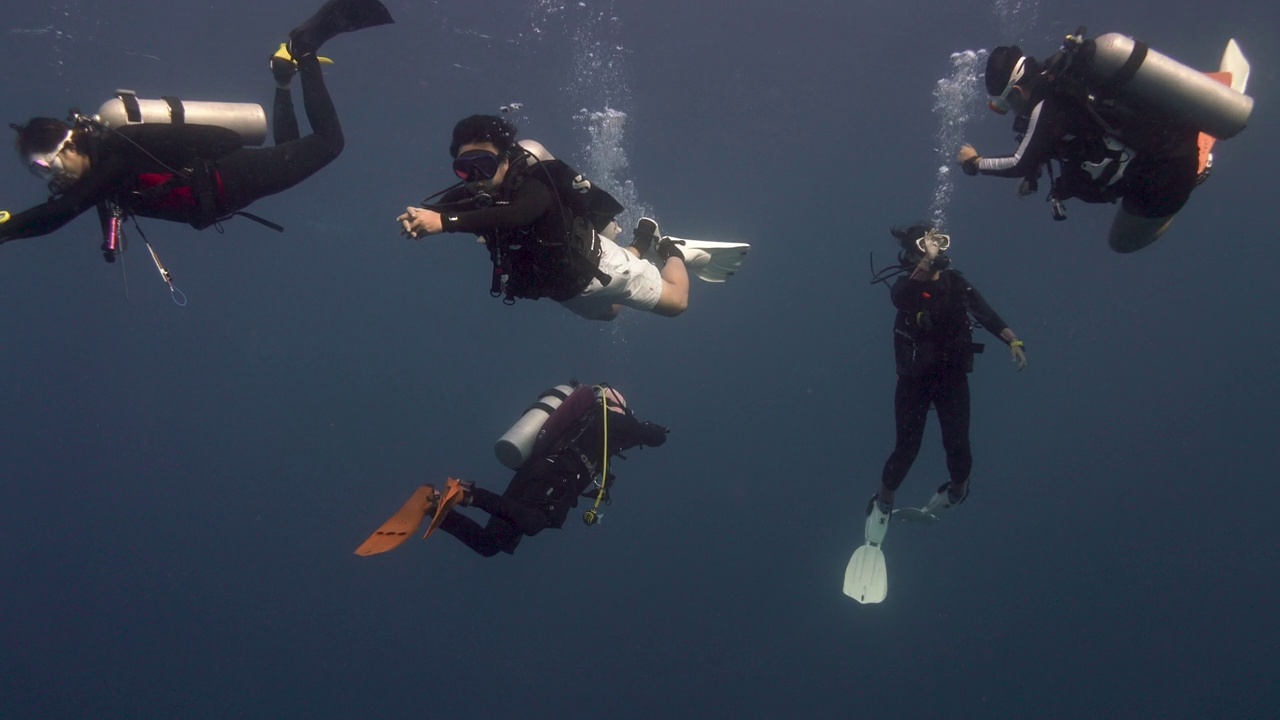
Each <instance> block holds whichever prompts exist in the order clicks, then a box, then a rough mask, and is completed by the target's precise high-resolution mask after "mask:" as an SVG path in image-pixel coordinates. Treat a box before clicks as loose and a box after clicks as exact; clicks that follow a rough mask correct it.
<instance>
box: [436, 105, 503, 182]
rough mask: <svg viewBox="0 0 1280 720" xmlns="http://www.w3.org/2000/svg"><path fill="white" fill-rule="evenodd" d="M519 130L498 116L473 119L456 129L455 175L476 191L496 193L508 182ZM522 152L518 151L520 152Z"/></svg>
mask: <svg viewBox="0 0 1280 720" xmlns="http://www.w3.org/2000/svg"><path fill="white" fill-rule="evenodd" d="M516 147H517V146H516V128H515V126H513V125H512V124H511V123H509V122H507V121H506V120H503V119H502V118H500V117H498V116H496V115H472V116H470V117H466V118H463V119H461V120H459V121H458V124H457V125H454V126H453V142H451V143H450V144H449V155H451V156H452V157H453V172H454V174H455V175H457V176H458V178H459V179H460V180H462V181H463V182H464V183H466V184H467V187H469V188H471V189H473V190H493V189H495V188H497V187H498V186H500V185H502V181H503V180H504V179H506V174H507V169H508V168H509V167H510V159H511V154H512V152H513V150H514V149H515V148H516ZM517 152H518V150H517Z"/></svg>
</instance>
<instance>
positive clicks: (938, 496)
mask: <svg viewBox="0 0 1280 720" xmlns="http://www.w3.org/2000/svg"><path fill="white" fill-rule="evenodd" d="M967 497H969V483H965V484H964V490H963V491H962V492H961V494H960V497H958V498H955V497H952V496H951V483H949V482H948V483H944V484H943V485H942V487H940V488H938V492H936V493H934V494H933V497H931V498H929V502H928V503H926V504H925V506H924V507H923V508H922V509H923V510H924V512H925V513H926V514H928V515H932V516H934V517H940V516H941V515H942V513H944V512H946V511H947V510H950V509H951V508H953V507H955V506H957V505H959V504H960V503H962V502H964V499H965V498H967Z"/></svg>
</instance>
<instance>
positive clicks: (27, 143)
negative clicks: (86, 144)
mask: <svg viewBox="0 0 1280 720" xmlns="http://www.w3.org/2000/svg"><path fill="white" fill-rule="evenodd" d="M9 127H11V128H13V129H14V130H15V131H17V133H18V138H17V141H16V143H15V145H16V146H17V148H18V155H19V156H21V157H22V160H23V162H25V163H26V165H27V169H29V170H30V171H31V173H32V174H33V175H35V176H36V177H38V178H40V179H41V180H44V181H45V182H47V183H49V189H50V190H51V191H53V192H55V193H58V192H62V191H64V190H66V188H68V187H70V186H71V185H72V184H74V183H75V182H76V181H77V180H79V179H80V178H81V177H83V176H84V174H85V173H87V172H88V171H89V158H88V156H87V155H85V154H83V153H81V152H80V148H79V146H78V145H77V141H79V140H80V139H81V133H80V131H79V130H77V129H76V128H73V127H72V126H70V125H68V124H67V123H65V122H63V121H61V120H55V119H54V118H45V117H40V118H32V119H31V121H30V122H28V123H27V124H26V125H14V124H10V125H9Z"/></svg>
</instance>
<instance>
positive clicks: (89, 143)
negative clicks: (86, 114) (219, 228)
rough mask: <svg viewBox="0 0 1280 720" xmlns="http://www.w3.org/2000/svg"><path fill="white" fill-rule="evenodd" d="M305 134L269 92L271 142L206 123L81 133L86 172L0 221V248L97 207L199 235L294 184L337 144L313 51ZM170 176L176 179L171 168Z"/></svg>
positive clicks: (285, 94)
mask: <svg viewBox="0 0 1280 720" xmlns="http://www.w3.org/2000/svg"><path fill="white" fill-rule="evenodd" d="M298 70H299V72H298V74H299V76H300V79H301V82H302V95H303V104H304V107H305V109H306V113H307V119H308V121H310V123H311V129H312V134H311V135H308V136H306V137H304V138H299V132H298V121H297V118H296V117H295V115H294V112H293V105H292V98H291V93H290V92H289V90H288V89H281V88H277V90H276V97H275V106H274V112H273V114H274V118H275V121H274V132H275V140H276V145H275V146H273V147H269V148H245V147H241V141H240V137H239V135H237V134H236V133H235V132H233V131H231V130H228V129H226V128H219V127H211V126H206V125H146V124H142V125H129V126H125V127H122V128H120V129H118V130H114V131H111V130H107V131H104V132H102V133H100V134H96V135H88V136H86V137H84V139H83V140H78V142H81V143H83V145H84V147H83V148H82V152H84V153H85V154H86V155H88V157H89V159H90V166H89V171H88V172H87V173H86V174H85V175H84V177H82V178H80V179H79V180H78V181H77V182H75V183H74V184H72V185H71V186H70V187H69V188H67V190H66V192H64V193H62V194H61V195H58V196H56V197H53V198H51V199H50V200H49V201H48V202H46V203H44V204H43V205H38V206H36V207H34V208H31V209H30V210H27V211H25V212H21V213H18V214H16V215H14V216H13V217H12V218H10V220H9V222H7V223H5V224H3V225H0V242H7V241H9V240H16V239H18V238H25V237H34V236H37V235H45V234H47V233H50V232H53V231H54V230H57V229H58V228H60V227H62V226H63V225H65V224H67V223H68V222H71V220H73V219H74V218H76V217H77V216H78V215H80V214H81V213H83V212H84V211H86V210H88V209H89V208H91V207H94V206H95V205H96V206H98V208H99V214H100V216H101V217H102V219H103V222H104V223H105V222H106V220H107V219H108V217H109V213H110V210H109V208H108V207H107V203H114V204H116V205H117V206H119V207H120V208H121V209H122V210H124V212H125V213H126V214H130V215H139V216H142V217H149V218H156V219H160V220H171V221H174V222H182V223H189V224H191V225H192V226H194V227H195V228H197V229H204V228H206V227H208V226H210V225H212V224H214V223H215V222H217V221H218V220H220V219H222V218H225V217H227V216H228V215H230V214H232V213H234V212H236V211H239V210H241V209H243V208H245V207H246V206H248V205H249V204H250V203H252V202H253V201H255V200H257V199H259V198H262V197H266V196H267V195H273V194H275V193H278V192H280V191H282V190H285V189H287V188H290V187H293V186H294V185H296V184H298V183H299V182H301V181H302V180H304V179H306V178H307V177H310V176H311V175H312V174H314V173H315V172H316V171H318V170H320V168H323V167H324V166H325V165H328V164H329V163H330V162H332V161H333V159H334V158H336V157H337V156H338V154H339V153H341V152H342V148H343V144H344V139H343V136H342V126H341V125H340V124H339V122H338V114H337V111H336V110H335V109H334V107H333V101H332V100H331V99H330V98H329V91H328V89H326V88H325V85H324V76H323V75H322V73H321V70H320V63H319V61H318V60H317V59H316V58H315V56H314V55H310V56H307V57H303V58H300V59H299V60H298ZM175 170H177V171H178V173H175V172H174V171H175Z"/></svg>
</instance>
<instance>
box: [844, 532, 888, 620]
mask: <svg viewBox="0 0 1280 720" xmlns="http://www.w3.org/2000/svg"><path fill="white" fill-rule="evenodd" d="M844 594H845V595H848V596H849V597H851V598H853V599H854V600H857V601H858V602H860V603H862V604H864V605H867V604H871V603H878V602H882V601H883V600H884V599H885V597H886V596H887V595H888V594H889V575H888V571H887V568H886V567H885V564H884V551H883V550H881V549H880V548H879V547H878V546H876V545H872V544H871V543H867V544H865V545H863V546H861V547H859V548H858V549H857V550H854V551H853V557H851V558H849V566H848V567H847V568H845V571H844Z"/></svg>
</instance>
